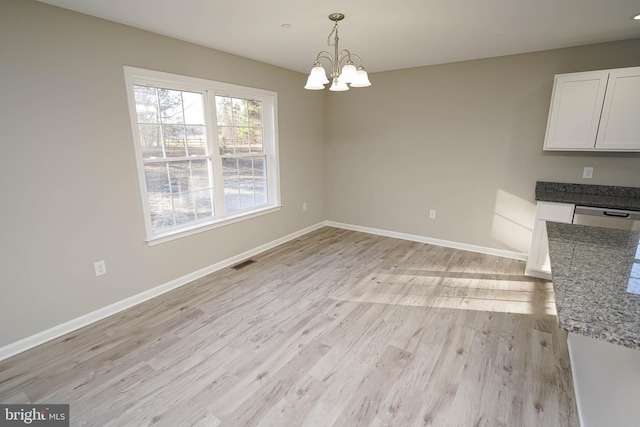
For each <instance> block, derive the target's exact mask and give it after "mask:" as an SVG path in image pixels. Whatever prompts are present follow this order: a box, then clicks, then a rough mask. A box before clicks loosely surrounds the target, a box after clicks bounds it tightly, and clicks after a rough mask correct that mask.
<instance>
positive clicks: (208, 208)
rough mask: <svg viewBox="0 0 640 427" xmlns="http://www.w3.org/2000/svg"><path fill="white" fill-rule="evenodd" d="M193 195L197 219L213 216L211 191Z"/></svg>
mask: <svg viewBox="0 0 640 427" xmlns="http://www.w3.org/2000/svg"><path fill="white" fill-rule="evenodd" d="M191 194H192V195H193V204H194V206H195V209H196V219H203V218H206V217H210V216H213V214H214V211H213V193H212V192H211V190H203V191H196V192H194V193H191Z"/></svg>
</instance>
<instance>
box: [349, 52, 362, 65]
mask: <svg viewBox="0 0 640 427" xmlns="http://www.w3.org/2000/svg"><path fill="white" fill-rule="evenodd" d="M351 56H353V57H354V58H356V59H357V60H358V65H359V66H360V67H362V59H360V57H359V56H358V55H356V54H355V53H352V54H351ZM349 59H351V58H349Z"/></svg>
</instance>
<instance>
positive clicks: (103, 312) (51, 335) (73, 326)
mask: <svg viewBox="0 0 640 427" xmlns="http://www.w3.org/2000/svg"><path fill="white" fill-rule="evenodd" d="M325 225H326V223H325V222H324V221H323V222H321V223H318V224H315V225H312V226H310V227H307V228H304V229H302V230H299V231H296V232H294V233H291V234H289V235H287V236H284V237H281V238H279V239H276V240H274V241H272V242H269V243H266V244H264V245H261V246H258V247H256V248H253V249H251V250H248V251H246V252H243V253H241V254H238V255H236V256H233V257H231V258H227V259H225V260H223V261H220V262H217V263H215V264H212V265H210V266H207V267H204V268H201V269H200V270H197V271H194V272H192V273H189V274H186V275H184V276H182V277H178V278H177V279H174V280H171V281H170V282H167V283H164V284H162V285H160V286H156V287H155V288H152V289H149V290H146V291H144V292H141V293H139V294H136V295H133V296H131V297H129V298H125V299H123V300H121V301H118V302H116V303H113V304H111V305H108V306H106V307H102V308H100V309H98V310H96V311H92V312H91V313H87V314H85V315H83V316H80V317H76V318H75V319H71V320H69V321H68V322H65V323H62V324H60V325H57V326H54V327H52V328H49V329H47V330H45V331H42V332H39V333H37V334H35V335H31V336H29V337H26V338H23V339H21V340H19V341H16V342H14V343H11V344H9V345H6V346H4V347H2V348H0V361H1V360H4V359H7V358H9V357H11V356H14V355H16V354H18V353H22V352H23V351H26V350H29V349H30V348H33V347H36V346H39V345H41V344H44V343H46V342H47V341H51V340H53V339H55V338H58V337H60V336H62V335H65V334H68V333H69V332H73V331H75V330H77V329H80V328H82V327H84V326H87V325H90V324H91V323H94V322H97V321H98V320H101V319H104V318H106V317H109V316H112V315H114V314H117V313H119V312H121V311H123V310H126V309H127V308H131V307H133V306H135V305H138V304H140V303H142V302H145V301H147V300H150V299H151V298H154V297H157V296H159V295H162V294H164V293H166V292H169V291H171V290H173V289H176V288H179V287H180V286H183V285H186V284H187V283H190V282H192V281H194V280H196V279H199V278H200V277H203V276H206V275H207V274H211V273H213V272H215V271H218V270H221V269H223V268H226V267H229V266H231V265H234V264H236V263H238V262H240V261H244V260H245V259H247V258H251V257H252V256H255V255H257V254H259V253H261V252H264V251H266V250H268V249H271V248H274V247H276V246H278V245H281V244H283V243H286V242H288V241H290V240H293V239H296V238H298V237H300V236H302V235H304V234H307V233H310V232H312V231H315V230H317V229H319V228H322V227H324V226H325Z"/></svg>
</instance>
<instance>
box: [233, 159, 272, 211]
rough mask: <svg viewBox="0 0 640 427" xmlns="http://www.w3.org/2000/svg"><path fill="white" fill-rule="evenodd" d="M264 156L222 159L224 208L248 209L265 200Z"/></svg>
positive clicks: (234, 209)
mask: <svg viewBox="0 0 640 427" xmlns="http://www.w3.org/2000/svg"><path fill="white" fill-rule="evenodd" d="M265 172H266V171H265V159H264V157H251V158H239V159H234V158H225V159H223V175H224V195H225V210H226V212H227V213H231V212H235V211H239V210H243V209H250V208H252V207H255V206H259V205H262V204H264V203H266V202H267V180H266V174H265Z"/></svg>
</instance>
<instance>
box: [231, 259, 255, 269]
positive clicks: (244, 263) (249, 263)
mask: <svg viewBox="0 0 640 427" xmlns="http://www.w3.org/2000/svg"><path fill="white" fill-rule="evenodd" d="M254 262H255V261H254V260H252V259H248V260H246V261H242V262H241V263H239V264H236V265H232V266H231V268H233V269H234V270H240V269H241V268H244V267H246V266H248V265H251V264H253V263H254Z"/></svg>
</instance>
